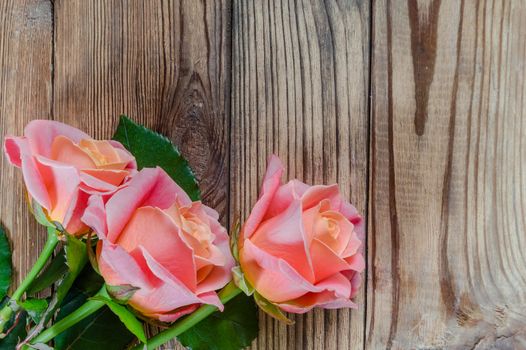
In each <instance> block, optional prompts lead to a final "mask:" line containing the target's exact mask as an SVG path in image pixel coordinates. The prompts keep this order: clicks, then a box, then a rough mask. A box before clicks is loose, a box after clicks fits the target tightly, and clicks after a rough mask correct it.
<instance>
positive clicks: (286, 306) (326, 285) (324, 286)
mask: <svg viewBox="0 0 526 350" xmlns="http://www.w3.org/2000/svg"><path fill="white" fill-rule="evenodd" d="M316 287H317V288H319V289H320V291H319V292H315V293H306V294H305V295H303V296H301V297H299V298H296V299H294V300H290V301H287V302H285V303H279V304H278V306H279V307H280V308H281V309H283V310H285V311H287V312H293V313H304V312H307V311H309V310H311V309H312V308H314V307H321V308H325V309H337V308H344V307H351V308H356V304H355V303H354V302H352V301H351V300H350V296H351V288H352V287H351V283H350V282H349V280H348V279H347V278H346V277H345V276H343V275H342V274H339V273H338V274H335V275H332V276H331V277H329V278H327V279H325V280H324V281H322V282H320V283H318V284H316Z"/></svg>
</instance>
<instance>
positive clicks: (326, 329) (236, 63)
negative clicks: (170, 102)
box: [230, 0, 369, 349]
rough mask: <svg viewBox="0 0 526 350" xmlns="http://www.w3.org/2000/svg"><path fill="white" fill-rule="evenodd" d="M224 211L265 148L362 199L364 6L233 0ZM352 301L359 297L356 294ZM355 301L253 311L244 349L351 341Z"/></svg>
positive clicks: (245, 188) (290, 171)
mask: <svg viewBox="0 0 526 350" xmlns="http://www.w3.org/2000/svg"><path fill="white" fill-rule="evenodd" d="M233 6H234V9H233V18H232V62H233V63H232V121H231V139H232V141H231V144H232V147H231V171H230V188H231V196H232V197H231V202H230V212H231V217H236V216H241V218H242V219H243V218H246V216H247V215H248V213H249V210H250V208H251V207H252V205H253V204H254V203H255V201H256V199H257V195H258V192H259V189H260V185H261V180H262V176H263V174H264V171H265V167H266V160H267V157H268V156H269V155H270V154H272V153H275V154H277V155H279V156H280V157H281V159H282V160H283V162H284V163H285V165H286V168H287V172H286V174H285V178H293V177H296V178H299V179H301V180H304V181H306V182H308V183H334V182H339V183H340V186H341V189H342V191H343V193H344V194H345V195H346V196H348V197H349V198H350V199H351V200H352V201H353V202H354V203H355V204H356V205H357V207H358V208H359V210H361V211H362V212H363V211H364V209H365V208H366V173H367V128H368V126H367V122H368V117H367V96H368V84H369V82H368V62H369V55H368V48H369V7H368V4H367V3H366V2H360V1H328V2H325V3H324V2H322V1H287V0H284V1H280V0H277V1H269V2H267V1H234V5H233ZM357 300H358V302H360V303H362V301H363V290H362V294H361V295H360V296H359V297H358V299H357ZM364 311H365V310H364V308H363V307H362V308H360V309H359V310H353V311H352V312H350V311H349V310H339V311H328V312H323V311H320V310H316V311H314V312H310V313H308V314H306V315H304V316H301V315H298V316H292V315H291V316H292V317H293V319H294V320H295V321H296V324H295V326H292V327H287V326H285V325H283V324H280V323H278V322H276V321H274V320H273V319H271V318H269V317H266V316H265V315H264V314H261V315H260V333H259V337H258V339H257V340H256V341H255V343H254V345H253V349H351V348H352V349H355V348H358V347H360V348H361V347H362V346H363V335H364Z"/></svg>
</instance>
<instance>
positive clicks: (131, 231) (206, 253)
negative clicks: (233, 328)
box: [83, 168, 234, 322]
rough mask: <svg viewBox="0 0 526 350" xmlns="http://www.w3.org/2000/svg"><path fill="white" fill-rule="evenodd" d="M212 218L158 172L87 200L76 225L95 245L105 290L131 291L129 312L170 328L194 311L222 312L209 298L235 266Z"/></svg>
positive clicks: (216, 300) (214, 297) (224, 236)
mask: <svg viewBox="0 0 526 350" xmlns="http://www.w3.org/2000/svg"><path fill="white" fill-rule="evenodd" d="M218 218H219V216H218V214H217V212H216V211H215V210H213V209H211V208H209V207H207V206H205V205H203V204H202V203H201V202H192V201H191V200H190V198H189V197H188V195H187V194H186V193H185V192H184V191H183V189H181V188H180V187H179V186H178V185H177V184H176V183H175V182H174V181H173V180H172V179H171V178H170V177H169V176H168V175H167V174H166V173H165V172H164V171H163V170H162V169H160V168H156V169H148V168H146V169H143V170H141V171H140V172H139V173H137V175H135V177H134V178H133V179H132V180H131V181H130V182H129V183H128V184H127V185H126V187H124V188H123V189H121V190H119V191H117V192H116V193H115V194H114V195H113V196H112V197H111V198H110V199H109V200H108V201H107V202H106V203H104V201H103V198H102V197H100V196H92V197H91V198H90V204H89V206H88V209H87V210H86V213H85V215H84V217H83V221H84V222H85V223H86V224H87V225H89V226H90V227H92V228H93V230H94V232H96V233H97V235H98V237H99V242H98V245H97V254H96V256H97V262H98V265H99V270H100V273H101V275H102V276H103V277H104V280H105V281H106V284H108V285H110V286H131V287H133V288H137V290H136V291H135V292H134V294H133V295H132V297H131V299H129V300H128V304H129V305H131V306H132V307H133V308H135V309H136V310H138V311H139V312H140V313H142V314H143V315H144V316H146V317H149V318H155V319H158V320H160V321H163V322H173V321H175V320H176V319H178V318H179V317H181V316H182V315H185V314H188V313H190V312H192V311H194V310H195V309H196V308H197V307H198V306H200V305H201V304H211V305H214V306H217V307H218V308H219V309H220V310H222V309H223V305H222V304H221V301H220V300H219V298H218V296H217V294H216V292H215V291H216V290H218V289H220V288H222V287H224V286H225V285H226V284H227V283H228V282H229V281H230V279H231V272H230V271H231V269H232V267H233V266H234V259H233V257H232V254H231V252H230V248H229V243H228V234H227V232H226V230H225V229H224V228H223V227H222V226H221V225H220V224H219V222H218Z"/></svg>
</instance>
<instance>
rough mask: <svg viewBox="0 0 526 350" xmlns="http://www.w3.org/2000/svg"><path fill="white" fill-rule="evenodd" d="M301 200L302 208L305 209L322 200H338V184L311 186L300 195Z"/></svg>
mask: <svg viewBox="0 0 526 350" xmlns="http://www.w3.org/2000/svg"><path fill="white" fill-rule="evenodd" d="M301 199H302V201H303V208H304V210H307V209H309V208H312V207H313V206H316V205H318V204H319V203H320V202H321V201H323V200H326V199H328V200H330V201H331V202H334V201H338V202H339V200H340V190H339V189H338V185H337V184H335V185H330V186H325V185H316V186H311V187H310V188H309V189H307V190H306V191H305V193H303V196H302V197H301Z"/></svg>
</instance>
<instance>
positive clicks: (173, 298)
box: [134, 247, 222, 312]
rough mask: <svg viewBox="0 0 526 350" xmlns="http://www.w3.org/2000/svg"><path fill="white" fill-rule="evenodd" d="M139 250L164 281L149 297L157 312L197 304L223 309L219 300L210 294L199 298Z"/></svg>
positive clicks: (142, 250)
mask: <svg viewBox="0 0 526 350" xmlns="http://www.w3.org/2000/svg"><path fill="white" fill-rule="evenodd" d="M139 249H140V250H141V252H142V254H143V255H144V258H145V260H146V263H147V264H148V267H149V268H150V270H151V271H152V272H153V274H154V275H155V276H157V278H159V279H160V280H161V281H162V283H161V284H160V285H159V286H157V287H156V288H155V290H154V293H150V295H148V297H147V298H148V299H149V300H150V302H151V303H150V305H155V310H158V311H162V312H167V311H171V310H175V309H177V308H179V307H182V306H186V305H191V304H196V303H199V304H211V305H214V306H217V307H218V308H222V305H221V303H220V301H219V299H214V298H211V297H210V294H208V293H206V294H204V295H203V297H204V298H201V297H199V296H197V295H196V294H195V293H194V292H192V291H191V290H190V289H188V288H187V287H186V286H185V285H184V284H183V283H182V282H181V281H179V280H178V279H177V278H176V277H175V276H173V275H172V274H171V273H170V272H169V271H168V270H167V269H165V268H164V267H163V266H162V265H161V264H159V263H158V262H157V261H156V260H155V259H154V258H153V257H152V256H151V255H150V254H149V253H148V251H147V250H146V249H144V248H142V247H139ZM134 297H135V295H134ZM217 303H218V304H217ZM152 309H153V308H152Z"/></svg>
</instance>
